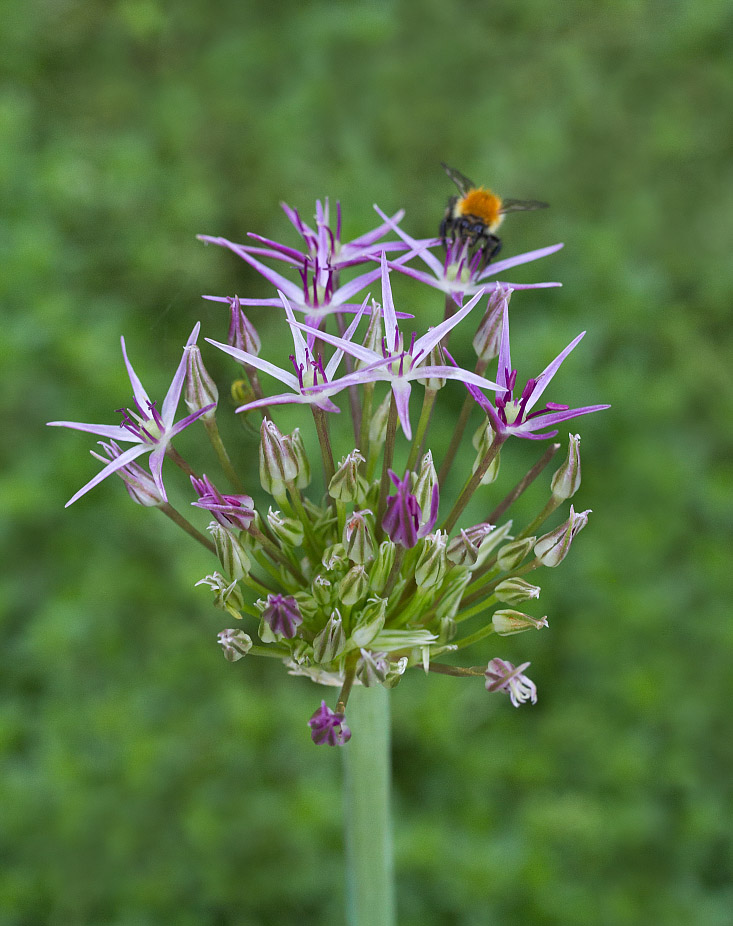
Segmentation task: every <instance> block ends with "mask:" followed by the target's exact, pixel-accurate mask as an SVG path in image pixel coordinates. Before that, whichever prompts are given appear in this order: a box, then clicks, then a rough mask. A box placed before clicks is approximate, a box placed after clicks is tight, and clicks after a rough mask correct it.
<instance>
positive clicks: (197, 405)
mask: <svg viewBox="0 0 733 926" xmlns="http://www.w3.org/2000/svg"><path fill="white" fill-rule="evenodd" d="M183 398H184V401H185V403H186V406H187V407H188V410H189V412H191V413H193V412H198V411H200V410H201V409H202V408H206V406H207V405H211V404H212V403H213V405H214V407H213V408H210V409H209V410H208V412H204V414H203V415H202V416H201V417H202V419H204V420H206V419H207V418H208V419H211V418H213V417H214V416H215V415H216V403H217V402H218V401H219V390H218V389H217V388H216V383H215V382H214V380H213V379H212V378H211V377H210V376H209V374H208V373H207V371H206V367H205V366H204V361H203V360H202V358H201V349H200V348H199V347H198V346H197V345H196V344H192V345H191V347H187V348H186V388H185V391H184V394H183Z"/></svg>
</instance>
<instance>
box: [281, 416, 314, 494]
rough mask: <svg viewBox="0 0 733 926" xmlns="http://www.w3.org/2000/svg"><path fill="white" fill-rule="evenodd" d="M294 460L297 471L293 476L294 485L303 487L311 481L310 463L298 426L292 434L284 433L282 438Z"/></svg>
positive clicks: (299, 487)
mask: <svg viewBox="0 0 733 926" xmlns="http://www.w3.org/2000/svg"><path fill="white" fill-rule="evenodd" d="M283 440H284V441H285V443H286V444H287V446H288V447H289V448H290V451H291V453H292V455H293V459H294V460H295V465H296V468H297V473H296V476H295V487H296V488H298V489H305V488H306V487H307V486H309V485H310V481H311V465H310V462H309V461H308V454H307V453H306V452H305V444H304V443H303V438H302V437H301V436H300V428H296V429H295V430H294V431H293V433H292V434H286V435H285V436H284V438H283Z"/></svg>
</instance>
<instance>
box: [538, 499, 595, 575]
mask: <svg viewBox="0 0 733 926" xmlns="http://www.w3.org/2000/svg"><path fill="white" fill-rule="evenodd" d="M590 513H591V512H590V508H589V509H588V510H587V511H579V512H577V513H576V511H575V509H574V508H573V506H572V505H571V506H570V517H569V518H568V520H567V521H566V522H565V523H564V524H561V525H560V527H557V528H555V530H554V531H550V533H549V534H545V535H544V536H543V537H540V539H539V540H538V541H537V543H536V544H535V548H534V553H535V556H536V557H537V559H538V560H539V561H540V562H541V563H542V565H543V566H551V567H554V566H559V565H560V563H561V562H562V561H563V560H564V559H565V557H566V556H567V555H568V551H569V550H570V544H571V543H572V542H573V538H574V537H575V535H576V534H578V533H580V531H582V530H583V528H584V527H585V525H586V524H587V523H588V515H589V514H590Z"/></svg>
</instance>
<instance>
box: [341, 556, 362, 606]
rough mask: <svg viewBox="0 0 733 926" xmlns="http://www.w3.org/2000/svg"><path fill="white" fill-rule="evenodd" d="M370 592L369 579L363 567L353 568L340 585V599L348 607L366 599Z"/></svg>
mask: <svg viewBox="0 0 733 926" xmlns="http://www.w3.org/2000/svg"><path fill="white" fill-rule="evenodd" d="M368 590H369V578H368V576H367V574H366V569H364V567H363V566H352V568H351V569H349V571H348V572H347V573H346V575H345V576H344V577H343V579H342V580H341V581H340V582H339V585H338V598H339V601H342V602H343V603H344V604H345V605H347V606H353V605H355V604H356V603H357V602H359V601H361V600H362V598H364V597H365V595H366V593H367V591H368Z"/></svg>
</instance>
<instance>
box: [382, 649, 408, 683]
mask: <svg viewBox="0 0 733 926" xmlns="http://www.w3.org/2000/svg"><path fill="white" fill-rule="evenodd" d="M408 662H409V660H408V658H407V656H401V657H400V658H399V659H398V660H397V662H390V663H389V669H388V671H387V676H386V678H385V679H384V681H383V682H382V684H383V685H384V687H385V688H394V687H395V686H396V685H397V684H398V682H399V681H400V679H401V678H402V676H403V675H404V674H405V669H406V668H407V663H408Z"/></svg>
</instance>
